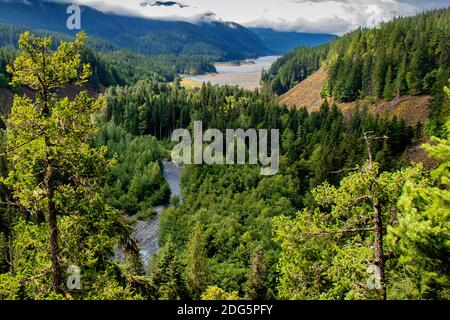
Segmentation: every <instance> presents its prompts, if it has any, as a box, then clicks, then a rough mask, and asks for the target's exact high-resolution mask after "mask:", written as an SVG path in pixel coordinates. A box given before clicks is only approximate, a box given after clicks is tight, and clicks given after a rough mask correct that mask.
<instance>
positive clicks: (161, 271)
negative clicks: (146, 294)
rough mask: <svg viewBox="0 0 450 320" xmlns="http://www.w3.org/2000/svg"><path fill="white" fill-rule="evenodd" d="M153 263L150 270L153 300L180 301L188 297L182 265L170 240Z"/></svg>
mask: <svg viewBox="0 0 450 320" xmlns="http://www.w3.org/2000/svg"><path fill="white" fill-rule="evenodd" d="M153 259H154V260H153V261H152V265H151V269H150V282H151V288H152V293H151V298H153V299H158V300H179V299H183V298H185V297H186V284H185V281H184V279H183V272H182V264H181V262H180V259H179V257H178V256H177V254H176V252H175V247H174V244H173V243H172V241H171V240H170V239H169V240H168V241H167V242H166V244H165V246H164V247H163V248H162V249H161V251H160V252H159V253H158V255H156V256H155V257H154V258H153Z"/></svg>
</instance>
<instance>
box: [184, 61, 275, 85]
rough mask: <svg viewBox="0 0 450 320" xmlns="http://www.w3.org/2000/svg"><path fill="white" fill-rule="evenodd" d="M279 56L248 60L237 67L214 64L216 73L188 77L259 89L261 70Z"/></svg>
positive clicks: (213, 82) (195, 79)
mask: <svg viewBox="0 0 450 320" xmlns="http://www.w3.org/2000/svg"><path fill="white" fill-rule="evenodd" d="M278 58H279V56H266V57H260V58H258V59H256V60H248V61H247V63H243V64H241V65H239V66H235V65H229V64H216V70H217V73H208V74H204V75H199V76H188V78H189V79H191V80H194V81H196V82H200V83H202V82H211V84H219V85H225V84H229V85H238V86H240V87H243V88H246V89H256V88H259V87H260V83H259V80H260V79H261V72H262V70H263V69H265V70H267V69H269V68H270V66H271V65H272V63H274V62H275V61H276V60H277V59H278Z"/></svg>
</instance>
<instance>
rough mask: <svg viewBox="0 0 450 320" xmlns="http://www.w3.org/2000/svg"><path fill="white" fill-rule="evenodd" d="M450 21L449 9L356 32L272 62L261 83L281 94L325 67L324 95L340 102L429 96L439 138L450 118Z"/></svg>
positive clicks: (295, 51) (433, 121)
mask: <svg viewBox="0 0 450 320" xmlns="http://www.w3.org/2000/svg"><path fill="white" fill-rule="evenodd" d="M449 21H450V9H448V8H447V9H442V10H435V11H431V12H428V13H423V14H420V15H418V16H415V17H410V18H397V19H395V20H393V21H391V22H388V23H384V24H382V25H381V26H380V27H379V28H375V29H358V30H356V31H353V32H351V33H350V34H347V35H345V36H343V37H341V38H339V39H337V40H334V41H332V42H331V43H329V44H325V45H322V46H319V47H316V48H308V47H300V48H298V49H296V50H294V51H292V52H290V53H289V54H287V55H286V56H284V57H282V58H280V59H279V60H278V61H277V62H276V63H274V65H273V66H272V67H271V69H270V70H269V71H268V72H267V73H266V74H263V80H264V81H265V82H266V83H267V85H268V86H269V87H270V88H271V89H272V90H273V91H274V92H276V93H277V94H282V93H284V92H286V91H288V90H289V89H290V88H292V87H293V86H295V85H296V84H297V83H299V82H300V81H302V80H304V79H305V78H306V77H308V76H309V75H310V74H311V73H313V72H314V71H316V70H318V69H319V68H320V67H324V68H326V69H327V70H328V79H327V81H326V83H325V85H324V87H323V88H322V96H323V97H333V98H334V99H335V100H336V101H339V102H348V101H354V100H356V99H359V98H364V97H374V98H376V99H378V98H381V99H384V100H387V101H390V100H392V99H394V98H395V97H399V96H400V95H406V94H409V95H420V94H431V95H432V96H433V101H432V103H431V106H430V107H431V110H430V111H431V116H430V118H431V121H430V124H429V125H430V132H432V133H436V134H439V133H440V132H439V130H441V129H443V128H444V123H445V119H446V117H448V116H449V115H450V113H449V110H448V109H446V108H445V105H444V100H445V95H444V93H443V91H442V87H443V86H445V85H446V83H447V79H448V78H449V77H450V29H449V28H448V25H449Z"/></svg>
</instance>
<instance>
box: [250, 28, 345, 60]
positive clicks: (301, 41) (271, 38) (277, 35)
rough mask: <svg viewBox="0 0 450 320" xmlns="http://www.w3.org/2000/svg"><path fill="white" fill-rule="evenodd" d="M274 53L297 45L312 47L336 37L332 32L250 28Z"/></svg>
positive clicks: (289, 49) (282, 52) (288, 49)
mask: <svg viewBox="0 0 450 320" xmlns="http://www.w3.org/2000/svg"><path fill="white" fill-rule="evenodd" d="M250 30H252V31H253V32H254V33H255V34H256V35H257V36H258V37H259V38H260V39H261V40H262V41H263V42H264V44H265V45H266V46H267V47H268V48H269V49H270V50H271V51H273V53H274V54H285V53H287V52H289V51H291V50H292V49H294V48H296V47H299V46H308V47H314V46H318V45H321V44H324V43H327V42H329V41H331V40H334V39H336V38H337V36H336V35H333V34H322V33H301V32H283V31H275V30H273V29H270V28H250Z"/></svg>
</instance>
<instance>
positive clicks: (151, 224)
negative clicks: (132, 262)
mask: <svg viewBox="0 0 450 320" xmlns="http://www.w3.org/2000/svg"><path fill="white" fill-rule="evenodd" d="M163 169H164V177H165V178H166V180H167V182H168V183H169V187H170V192H171V194H172V195H176V196H178V197H179V198H180V201H182V197H181V186H180V179H181V171H182V168H181V167H180V166H178V165H177V164H176V163H175V162H172V161H163ZM166 208H167V205H165V206H158V207H155V208H154V210H155V212H156V215H155V216H154V217H153V218H152V219H151V220H148V221H138V222H137V223H136V225H135V232H134V237H135V238H136V240H137V241H138V242H139V248H140V253H141V259H142V262H143V263H144V266H145V269H147V267H148V263H149V260H150V258H151V257H152V256H153V254H155V253H156V252H158V250H159V245H158V231H159V223H160V220H161V216H162V214H163V212H164V209H166Z"/></svg>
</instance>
